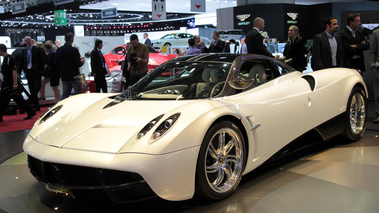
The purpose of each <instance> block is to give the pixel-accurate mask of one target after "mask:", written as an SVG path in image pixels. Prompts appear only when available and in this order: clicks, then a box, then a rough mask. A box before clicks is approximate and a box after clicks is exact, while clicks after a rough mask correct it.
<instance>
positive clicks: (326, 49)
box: [312, 17, 343, 71]
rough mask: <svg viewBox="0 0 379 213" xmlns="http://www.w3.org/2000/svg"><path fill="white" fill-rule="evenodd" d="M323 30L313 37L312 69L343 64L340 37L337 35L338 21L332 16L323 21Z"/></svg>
mask: <svg viewBox="0 0 379 213" xmlns="http://www.w3.org/2000/svg"><path fill="white" fill-rule="evenodd" d="M324 25H325V31H324V32H322V33H320V34H317V35H316V36H315V37H314V38H313V49H312V64H313V66H312V68H313V70H314V71H316V70H320V69H325V68H331V67H342V66H343V55H342V54H343V52H342V51H343V46H342V39H341V37H340V36H339V35H337V33H336V32H337V29H338V22H337V19H336V18H334V17H328V18H326V19H325V21H324Z"/></svg>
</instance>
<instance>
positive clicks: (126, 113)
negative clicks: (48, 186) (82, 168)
mask: <svg viewBox="0 0 379 213" xmlns="http://www.w3.org/2000/svg"><path fill="white" fill-rule="evenodd" d="M82 97H83V98H82V99H81V103H86V102H87V100H86V99H85V98H86V97H85V96H82ZM112 101H113V99H110V98H108V97H107V98H102V99H100V100H97V101H96V102H94V103H92V104H89V105H85V104H83V106H79V107H78V106H77V104H73V103H72V102H70V101H69V102H65V103H64V104H63V107H62V109H61V110H60V111H59V112H58V113H56V114H55V115H53V116H52V117H51V118H49V119H48V120H47V121H46V122H44V123H41V124H39V122H40V120H38V121H37V122H36V124H35V126H34V128H33V129H32V130H31V132H30V133H29V134H30V136H31V137H32V138H34V140H36V141H38V142H40V143H42V144H45V145H49V146H55V147H58V148H65V149H76V150H87V151H94V152H106V153H117V152H118V151H119V150H120V149H121V148H122V147H123V146H124V145H125V143H126V142H127V141H128V140H129V139H131V138H133V137H136V135H137V134H138V132H139V131H140V130H141V129H142V128H143V127H144V126H145V125H146V124H148V123H149V122H150V121H151V120H153V119H154V118H156V117H157V116H159V115H162V114H165V116H164V117H163V118H162V119H165V118H167V117H168V116H171V115H172V114H174V113H176V112H179V107H181V106H182V105H185V104H188V103H189V102H192V101H140V100H138V101H136V100H126V101H123V102H121V103H119V104H116V105H114V106H111V107H108V108H105V109H104V107H105V106H106V105H107V104H109V103H110V102H112ZM73 102H74V101H73ZM75 102H76V101H75ZM88 102H90V100H89V99H88Z"/></svg>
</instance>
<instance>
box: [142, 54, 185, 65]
mask: <svg viewBox="0 0 379 213" xmlns="http://www.w3.org/2000/svg"><path fill="white" fill-rule="evenodd" d="M176 57H179V56H178V55H174V54H164V53H149V58H151V59H154V61H155V62H157V63H158V64H163V63H164V62H166V61H168V60H170V59H173V58H176Z"/></svg>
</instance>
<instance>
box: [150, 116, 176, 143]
mask: <svg viewBox="0 0 379 213" xmlns="http://www.w3.org/2000/svg"><path fill="white" fill-rule="evenodd" d="M179 116H180V112H178V113H175V114H173V115H171V116H170V117H168V118H167V119H166V120H164V121H163V122H162V123H161V124H160V125H159V126H158V127H157V128H156V129H155V131H154V133H153V139H154V140H155V139H157V138H159V137H162V136H163V135H164V134H165V133H166V132H167V131H168V130H169V129H170V128H171V127H172V126H173V125H174V124H175V122H176V121H177V120H178V118H179Z"/></svg>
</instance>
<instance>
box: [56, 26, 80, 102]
mask: <svg viewBox="0 0 379 213" xmlns="http://www.w3.org/2000/svg"><path fill="white" fill-rule="evenodd" d="M64 39H65V42H66V43H65V44H64V45H63V46H62V47H60V48H58V50H57V53H56V63H57V68H58V70H59V73H60V74H61V78H62V87H63V92H62V96H61V100H63V99H65V98H67V97H69V96H70V95H71V90H72V88H74V91H75V94H80V93H83V87H82V83H80V82H78V81H76V80H75V79H74V77H75V76H77V75H79V74H80V72H79V67H81V66H83V64H84V58H80V53H79V50H78V49H77V48H75V47H73V46H72V43H74V34H72V33H66V34H65V36H64Z"/></svg>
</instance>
